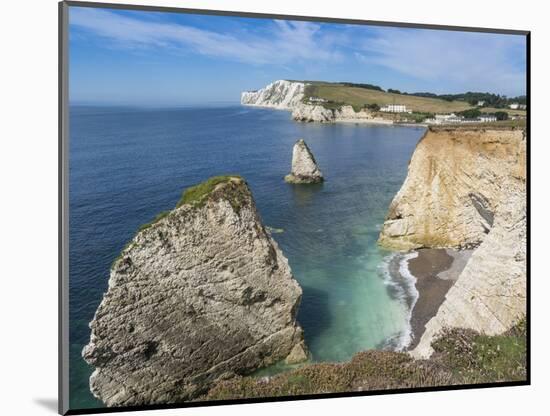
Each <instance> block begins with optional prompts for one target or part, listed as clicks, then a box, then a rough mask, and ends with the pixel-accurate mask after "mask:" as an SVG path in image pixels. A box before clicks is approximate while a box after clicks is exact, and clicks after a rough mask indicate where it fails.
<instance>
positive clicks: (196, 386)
mask: <svg viewBox="0 0 550 416" xmlns="http://www.w3.org/2000/svg"><path fill="white" fill-rule="evenodd" d="M301 295H302V290H301V288H300V286H299V285H298V283H297V282H296V280H295V279H294V278H293V276H292V273H291V270H290V268H289V265H288V261H287V259H286V258H285V256H284V255H283V253H282V252H281V251H280V249H279V248H278V246H277V244H276V242H275V241H274V240H273V239H272V238H271V236H270V234H269V233H268V232H266V230H265V228H264V226H263V225H262V222H261V220H260V217H259V215H258V212H257V211H256V207H255V204H254V200H253V198H252V195H251V193H250V190H249V188H248V186H247V184H246V183H245V181H244V180H243V179H242V178H240V177H238V176H227V177H215V178H211V179H210V180H208V181H207V182H204V183H202V184H200V185H197V186H195V187H192V188H189V189H188V190H187V191H186V192H185V193H184V195H183V197H182V199H181V201H180V202H179V203H178V205H177V207H176V208H175V209H174V210H172V211H169V212H166V213H163V214H161V215H159V216H158V217H157V218H156V219H155V220H154V221H153V222H152V223H150V224H147V225H145V226H143V227H142V228H141V229H140V231H139V232H138V233H137V235H136V236H135V237H134V238H133V239H132V240H131V241H130V243H129V244H128V246H127V247H126V248H125V249H124V250H123V251H122V253H121V255H120V257H119V258H118V259H117V260H115V262H114V263H113V266H112V269H111V274H110V279H109V287H108V290H107V292H106V293H105V295H104V297H103V300H102V302H101V304H100V305H99V307H98V309H97V311H96V314H95V317H94V319H93V321H92V322H91V323H90V327H91V331H92V332H91V338H90V342H89V344H88V345H87V346H86V347H85V348H84V350H83V352H82V355H83V357H84V359H85V360H86V361H87V362H88V363H89V364H90V365H91V366H92V367H94V372H93V374H92V376H91V378H90V388H91V391H92V393H93V394H94V395H95V396H96V397H97V398H99V399H100V400H102V401H103V402H104V403H105V404H106V405H107V406H129V405H145V404H155V403H174V402H181V401H185V400H189V399H193V398H194V397H196V396H197V395H199V394H203V393H205V392H206V391H207V390H208V388H209V387H210V386H211V384H212V383H214V382H215V381H217V380H220V379H224V378H227V377H231V376H234V375H236V374H241V375H242V374H247V373H249V372H251V371H253V370H256V369H258V368H260V367H264V366H267V365H270V364H273V363H275V362H278V361H281V360H285V359H286V360H287V362H289V363H296V362H300V361H303V360H305V359H307V350H306V347H305V345H304V341H303V333H302V329H301V327H300V326H299V324H298V323H297V321H296V313H297V310H298V306H299V304H300V299H301Z"/></svg>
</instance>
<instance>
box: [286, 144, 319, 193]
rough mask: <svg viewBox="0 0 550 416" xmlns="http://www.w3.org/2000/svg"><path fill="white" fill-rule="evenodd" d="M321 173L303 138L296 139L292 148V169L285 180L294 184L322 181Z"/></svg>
mask: <svg viewBox="0 0 550 416" xmlns="http://www.w3.org/2000/svg"><path fill="white" fill-rule="evenodd" d="M323 180H324V178H323V174H322V173H321V171H320V170H319V167H318V166H317V162H316V161H315V158H314V157H313V154H312V153H311V151H310V150H309V147H307V144H306V142H305V141H304V139H300V140H298V141H297V142H296V143H295V144H294V148H293V149H292V169H291V172H290V174H288V175H286V176H285V181H286V182H288V183H295V184H301V183H303V184H308V183H320V182H323Z"/></svg>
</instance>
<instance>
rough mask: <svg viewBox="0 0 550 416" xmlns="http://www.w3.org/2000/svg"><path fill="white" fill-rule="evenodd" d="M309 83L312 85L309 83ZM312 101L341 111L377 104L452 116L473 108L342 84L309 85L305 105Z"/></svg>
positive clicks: (319, 83) (463, 104)
mask: <svg viewBox="0 0 550 416" xmlns="http://www.w3.org/2000/svg"><path fill="white" fill-rule="evenodd" d="M308 82H309V81H308ZM309 97H318V98H323V99H325V100H327V101H328V103H324V105H325V106H326V107H327V108H338V107H340V106H341V105H345V104H347V105H351V106H353V107H354V108H363V107H364V106H366V105H369V104H370V105H372V104H376V105H378V106H380V107H381V106H385V105H388V104H404V105H406V106H407V107H408V108H410V109H411V110H412V111H414V112H418V113H451V112H456V111H463V110H467V109H468V108H471V105H470V104H468V103H467V102H465V101H445V100H443V99H439V98H426V97H416V96H412V95H404V94H395V93H390V92H385V91H381V90H376V89H367V88H361V87H357V86H349V85H344V84H342V83H340V84H335V83H326V82H315V81H312V82H310V84H309V85H307V86H306V88H305V92H304V98H305V100H304V101H305V102H307V100H308V99H309Z"/></svg>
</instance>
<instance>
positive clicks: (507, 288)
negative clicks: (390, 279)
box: [379, 128, 527, 357]
mask: <svg viewBox="0 0 550 416" xmlns="http://www.w3.org/2000/svg"><path fill="white" fill-rule="evenodd" d="M525 146H526V142H525V133H524V131H523V130H521V129H515V128H508V129H495V130H491V129H488V128H484V129H479V128H469V129H466V128H460V129H452V128H441V129H433V128H430V129H428V131H427V132H426V134H425V135H424V137H423V138H422V139H421V140H420V142H419V143H418V145H417V147H416V149H415V151H414V154H413V156H412V159H411V162H410V164H409V171H408V175H407V178H406V179H405V182H404V183H403V186H402V187H401V189H400V191H399V192H398V193H397V195H396V196H395V198H394V200H393V201H392V203H391V205H390V208H389V212H388V215H387V218H386V221H385V223H384V225H383V227H382V231H381V233H380V237H379V243H380V244H381V245H382V246H384V247H386V248H389V249H393V250H401V251H410V250H418V249H425V248H432V249H443V248H452V249H456V250H473V251H472V254H471V256H470V258H469V259H468V260H467V261H466V259H464V258H461V259H460V260H459V262H458V263H459V264H460V267H458V269H460V268H462V270H461V272H460V273H459V274H458V278H457V279H456V282H455V283H454V284H453V285H452V286H451V287H447V286H448V284H445V283H444V282H442V281H440V280H437V279H441V278H442V277H447V279H448V278H449V276H450V275H452V274H453V270H455V269H456V268H457V266H454V268H453V267H452V266H449V267H451V269H449V270H444V271H443V273H440V274H438V278H437V279H435V280H434V278H433V276H432V275H433V272H430V270H426V269H425V266H422V267H421V266H420V265H418V264H417V266H416V268H420V267H421V269H420V270H417V272H420V273H419V275H423V276H424V278H422V279H420V281H419V282H418V285H419V287H422V286H426V288H427V289H425V291H427V290H432V291H433V292H434V293H435V295H433V296H434V298H437V301H435V300H434V302H433V304H430V303H427V304H423V303H422V302H421V301H420V299H419V301H420V303H419V305H418V307H417V308H416V309H417V311H416V315H415V316H413V321H412V322H411V325H413V326H416V331H417V335H416V337H415V345H414V346H415V348H414V349H413V350H412V354H413V355H414V356H415V357H429V356H430V355H431V354H432V352H433V348H432V341H433V340H434V339H436V338H437V336H438V334H439V333H441V331H443V330H444V329H446V328H468V329H472V330H476V331H479V332H481V333H486V334H488V335H492V334H499V333H503V332H505V331H507V330H508V329H509V328H510V327H511V326H513V325H514V324H515V323H516V322H517V321H518V320H519V319H521V318H522V317H523V316H525V314H526V284H527V278H526V249H527V248H526V246H527V243H526V230H527V228H526V222H525V221H526V184H525V179H526V155H525ZM437 260H438V262H439V263H442V264H443V263H444V259H443V258H441V259H437ZM428 263H429V262H428ZM462 266H463V267H462ZM443 267H447V266H443ZM411 268H412V269H413V271H414V269H415V263H412V264H411ZM455 274H456V273H455ZM425 276H428V277H425ZM429 276H432V278H431V281H432V284H431V285H430V284H428V283H427V282H429V281H430V280H429ZM431 286H433V287H431ZM438 287H439V289H437V288H438ZM419 291H420V290H419ZM443 291H447V292H446V293H445V295H444V297H443V296H442V292H443ZM426 297H428V296H426ZM413 315H414V314H413ZM426 321H427V322H426ZM423 328H425V330H423ZM420 333H422V335H421V336H420V335H419V334H420Z"/></svg>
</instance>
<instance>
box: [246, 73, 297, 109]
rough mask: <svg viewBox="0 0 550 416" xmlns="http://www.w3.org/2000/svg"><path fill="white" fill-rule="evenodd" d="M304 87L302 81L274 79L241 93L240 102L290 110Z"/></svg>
mask: <svg viewBox="0 0 550 416" xmlns="http://www.w3.org/2000/svg"><path fill="white" fill-rule="evenodd" d="M304 88H305V84H304V83H303V82H294V81H286V80H279V81H275V82H272V83H271V84H269V85H267V86H266V87H264V88H261V89H259V90H258V91H244V92H243V93H241V104H244V105H252V106H257V107H269V108H275V109H279V110H290V109H292V108H294V107H295V106H296V105H297V104H298V103H300V102H301V101H302V98H303V97H304Z"/></svg>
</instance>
